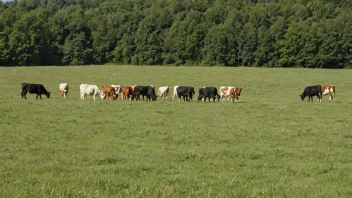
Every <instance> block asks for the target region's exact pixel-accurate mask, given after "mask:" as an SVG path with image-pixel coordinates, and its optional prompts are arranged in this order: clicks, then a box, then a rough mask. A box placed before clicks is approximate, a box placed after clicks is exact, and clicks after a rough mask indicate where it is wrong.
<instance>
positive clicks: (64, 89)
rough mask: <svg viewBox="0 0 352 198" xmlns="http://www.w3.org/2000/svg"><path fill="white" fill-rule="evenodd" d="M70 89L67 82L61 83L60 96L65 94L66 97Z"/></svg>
mask: <svg viewBox="0 0 352 198" xmlns="http://www.w3.org/2000/svg"><path fill="white" fill-rule="evenodd" d="M68 89H69V87H68V84H67V83H60V85H59V91H60V98H61V97H62V96H64V98H66V96H67V93H68Z"/></svg>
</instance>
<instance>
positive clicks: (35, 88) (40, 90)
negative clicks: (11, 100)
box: [21, 83, 50, 99]
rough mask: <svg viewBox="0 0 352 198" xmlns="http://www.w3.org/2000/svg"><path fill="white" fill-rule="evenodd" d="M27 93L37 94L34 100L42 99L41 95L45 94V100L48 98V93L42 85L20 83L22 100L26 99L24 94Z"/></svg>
mask: <svg viewBox="0 0 352 198" xmlns="http://www.w3.org/2000/svg"><path fill="white" fill-rule="evenodd" d="M27 92H29V93H30V94H37V97H36V98H35V99H38V96H39V97H40V99H42V94H45V95H46V97H47V98H50V92H48V91H47V90H46V89H45V87H44V86H43V85H42V84H30V83H22V93H21V96H22V98H23V97H24V98H25V99H27V97H26V94H27Z"/></svg>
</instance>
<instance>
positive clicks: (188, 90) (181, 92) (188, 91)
mask: <svg viewBox="0 0 352 198" xmlns="http://www.w3.org/2000/svg"><path fill="white" fill-rule="evenodd" d="M176 93H177V96H178V101H181V96H182V97H183V101H192V97H193V94H194V87H188V86H178V87H177V88H176Z"/></svg>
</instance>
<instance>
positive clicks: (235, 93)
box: [220, 86, 242, 102]
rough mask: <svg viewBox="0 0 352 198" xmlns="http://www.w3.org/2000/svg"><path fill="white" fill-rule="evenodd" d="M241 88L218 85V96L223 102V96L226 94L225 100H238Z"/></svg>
mask: <svg viewBox="0 0 352 198" xmlns="http://www.w3.org/2000/svg"><path fill="white" fill-rule="evenodd" d="M241 92H242V88H235V87H228V86H221V87H220V98H221V101H222V102H224V97H225V96H227V101H230V100H231V101H232V102H233V101H236V102H239V100H240V96H241Z"/></svg>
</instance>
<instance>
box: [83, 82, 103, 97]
mask: <svg viewBox="0 0 352 198" xmlns="http://www.w3.org/2000/svg"><path fill="white" fill-rule="evenodd" d="M79 90H80V93H81V95H80V97H81V100H84V97H85V96H86V95H89V96H93V100H94V101H95V96H96V95H98V94H100V90H99V88H98V86H96V85H88V84H81V85H80V86H79Z"/></svg>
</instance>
